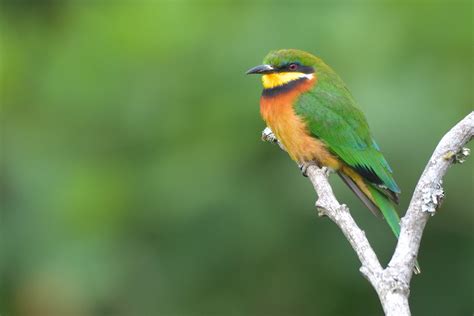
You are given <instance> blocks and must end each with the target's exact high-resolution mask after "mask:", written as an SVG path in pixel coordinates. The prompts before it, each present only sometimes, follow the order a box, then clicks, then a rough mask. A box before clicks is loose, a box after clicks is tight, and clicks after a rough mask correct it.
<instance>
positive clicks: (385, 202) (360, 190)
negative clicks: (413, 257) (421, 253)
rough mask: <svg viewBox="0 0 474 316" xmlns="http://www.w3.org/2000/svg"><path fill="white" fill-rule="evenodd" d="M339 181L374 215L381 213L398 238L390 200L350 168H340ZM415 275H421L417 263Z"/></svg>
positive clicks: (398, 224) (398, 226) (397, 227)
mask: <svg viewBox="0 0 474 316" xmlns="http://www.w3.org/2000/svg"><path fill="white" fill-rule="evenodd" d="M338 174H339V176H340V177H341V179H342V180H343V181H344V182H345V183H346V184H347V186H348V187H349V188H350V189H351V190H352V191H353V192H354V193H355V194H356V195H357V197H358V198H359V199H360V200H361V201H362V202H363V203H364V204H365V205H366V206H367V208H368V209H369V210H371V211H372V213H374V214H375V215H379V214H380V213H382V215H383V218H384V219H385V220H386V221H387V223H388V226H390V229H391V230H392V232H393V233H394V235H395V236H396V237H397V238H398V236H400V217H399V216H398V213H397V211H396V210H395V206H394V205H393V202H391V201H390V198H389V197H387V196H386V195H385V194H383V193H382V192H381V191H379V190H378V189H377V188H376V187H375V186H373V185H372V184H370V183H367V182H366V181H364V180H363V178H362V177H361V176H360V175H358V174H357V173H356V172H355V171H354V170H352V169H350V168H347V167H346V168H342V169H341V170H340V171H339V172H338ZM413 271H414V272H415V274H419V273H421V270H420V266H419V264H418V261H417V262H416V263H415V268H414V269H413Z"/></svg>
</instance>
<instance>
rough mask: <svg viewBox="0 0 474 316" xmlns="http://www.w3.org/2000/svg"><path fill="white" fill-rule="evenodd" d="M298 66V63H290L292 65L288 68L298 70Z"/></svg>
mask: <svg viewBox="0 0 474 316" xmlns="http://www.w3.org/2000/svg"><path fill="white" fill-rule="evenodd" d="M297 68H298V65H297V64H290V65H289V66H288V69H290V70H296V69H297Z"/></svg>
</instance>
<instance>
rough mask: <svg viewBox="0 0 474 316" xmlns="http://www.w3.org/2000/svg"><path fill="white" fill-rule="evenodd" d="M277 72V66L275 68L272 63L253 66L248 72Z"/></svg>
mask: <svg viewBox="0 0 474 316" xmlns="http://www.w3.org/2000/svg"><path fill="white" fill-rule="evenodd" d="M272 72H275V68H273V67H272V66H270V65H260V66H257V67H253V68H251V69H249V70H247V72H246V74H247V75H251V74H261V75H262V74H269V73H272Z"/></svg>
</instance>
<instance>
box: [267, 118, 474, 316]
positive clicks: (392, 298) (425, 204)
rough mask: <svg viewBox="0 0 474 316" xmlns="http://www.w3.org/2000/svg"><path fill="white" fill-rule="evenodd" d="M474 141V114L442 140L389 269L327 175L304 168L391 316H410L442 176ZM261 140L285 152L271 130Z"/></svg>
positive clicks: (322, 210)
mask: <svg viewBox="0 0 474 316" xmlns="http://www.w3.org/2000/svg"><path fill="white" fill-rule="evenodd" d="M473 136H474V112H471V113H470V114H469V115H467V116H466V117H465V118H464V119H463V120H462V121H461V122H459V123H458V124H457V125H456V126H454V127H453V128H452V129H451V130H450V131H449V132H448V133H447V134H446V135H445V136H444V137H443V138H442V139H441V141H440V143H439V144H438V146H437V147H436V149H435V151H434V153H433V155H432V156H431V158H430V160H429V162H428V164H427V166H426V168H425V170H424V172H423V174H422V176H421V177H420V179H419V181H418V184H417V186H416V189H415V192H414V194H413V197H412V200H411V202H410V206H409V208H408V211H407V213H406V215H405V216H404V217H403V218H402V220H401V233H400V237H399V240H398V243H397V246H396V248H395V252H394V255H393V257H392V259H391V260H390V263H389V264H388V266H387V268H385V269H383V268H382V266H381V264H380V261H379V260H378V259H377V255H376V254H375V251H374V250H373V248H372V247H371V246H370V243H369V241H368V239H367V237H366V236H365V233H364V231H362V230H361V229H360V228H359V227H358V226H357V224H356V222H355V221H354V219H353V218H352V216H351V214H350V211H349V208H348V207H347V206H346V205H344V204H340V203H339V202H338V201H337V199H336V197H335V196H334V193H333V191H332V188H331V185H330V184H329V182H328V179H327V177H328V173H327V172H326V170H325V169H324V168H322V169H321V168H318V167H317V166H316V165H314V164H312V165H307V166H305V169H306V170H305V171H306V175H307V176H308V178H309V180H310V181H311V183H312V184H313V187H314V190H315V191H316V193H317V195H318V199H317V201H316V207H317V209H318V210H319V215H320V216H322V215H325V216H328V217H329V218H330V219H331V220H332V221H333V222H334V223H335V224H336V225H337V226H338V227H339V228H340V229H341V231H342V232H343V234H344V236H345V237H346V238H347V240H348V241H349V243H350V244H351V246H352V248H353V249H354V251H355V252H356V254H357V256H358V258H359V260H360V262H361V264H362V266H361V268H360V272H361V273H362V274H363V275H364V276H365V277H366V278H367V279H368V281H369V282H370V283H371V284H372V286H373V287H374V289H375V291H376V292H377V295H378V296H379V298H380V301H381V303H382V307H383V309H384V311H385V314H386V315H389V316H405V315H410V307H409V304H408V296H409V294H410V281H411V277H412V274H413V268H414V265H415V261H416V256H417V254H418V249H419V247H420V242H421V237H422V235H423V230H424V227H425V225H426V223H427V221H428V218H429V217H430V215H434V212H435V211H436V209H437V208H438V207H439V205H440V203H441V201H442V199H443V197H444V194H443V189H442V187H441V184H442V178H443V176H444V175H445V174H446V172H447V169H448V167H449V166H450V165H451V164H453V163H456V162H458V163H462V162H463V161H464V159H465V158H466V157H467V156H468V155H469V149H467V148H463V146H464V145H465V144H466V143H468V142H469V141H470V140H471V139H472V137H473ZM262 139H263V140H264V141H268V142H272V143H278V145H280V148H281V149H283V150H285V148H284V146H283V145H282V144H281V143H280V142H279V141H278V140H277V138H276V137H275V135H274V134H273V133H272V131H271V130H270V129H269V128H268V127H267V128H266V129H265V130H264V131H263V132H262Z"/></svg>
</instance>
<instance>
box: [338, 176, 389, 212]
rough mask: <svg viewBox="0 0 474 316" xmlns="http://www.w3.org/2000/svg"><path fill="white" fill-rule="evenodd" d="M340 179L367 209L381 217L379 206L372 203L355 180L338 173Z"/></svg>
mask: <svg viewBox="0 0 474 316" xmlns="http://www.w3.org/2000/svg"><path fill="white" fill-rule="evenodd" d="M337 174H338V175H339V177H341V179H342V181H344V183H345V184H346V185H347V186H348V187H349V189H351V191H352V192H354V193H355V195H357V197H358V198H359V199H360V200H361V201H362V203H364V204H365V206H367V208H368V209H369V210H370V211H371V212H372V213H373V214H374V215H375V216H377V217H380V209H379V208H378V207H377V205H375V204H374V202H372V200H371V199H369V197H368V196H367V195H366V194H365V193H364V192H363V191H362V190H361V189H360V188H359V187H358V186H357V184H356V183H355V182H354V180H352V179H351V177H349V176H348V175H346V174H345V173H343V172H338V173H337Z"/></svg>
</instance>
